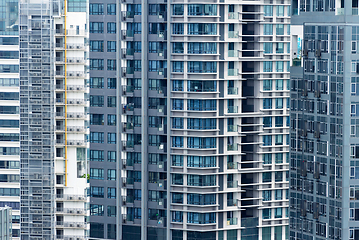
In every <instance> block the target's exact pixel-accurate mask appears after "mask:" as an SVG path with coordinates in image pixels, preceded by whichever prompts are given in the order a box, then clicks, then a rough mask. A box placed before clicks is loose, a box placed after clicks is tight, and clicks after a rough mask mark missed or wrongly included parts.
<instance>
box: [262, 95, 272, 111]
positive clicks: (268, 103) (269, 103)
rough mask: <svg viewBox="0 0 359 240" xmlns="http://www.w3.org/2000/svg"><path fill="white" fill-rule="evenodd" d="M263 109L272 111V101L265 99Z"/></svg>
mask: <svg viewBox="0 0 359 240" xmlns="http://www.w3.org/2000/svg"><path fill="white" fill-rule="evenodd" d="M263 109H272V99H271V98H263Z"/></svg>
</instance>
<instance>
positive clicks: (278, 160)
mask: <svg viewBox="0 0 359 240" xmlns="http://www.w3.org/2000/svg"><path fill="white" fill-rule="evenodd" d="M275 163H283V153H276V154H275Z"/></svg>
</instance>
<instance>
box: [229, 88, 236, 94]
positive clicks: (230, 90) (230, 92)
mask: <svg viewBox="0 0 359 240" xmlns="http://www.w3.org/2000/svg"><path fill="white" fill-rule="evenodd" d="M237 94H238V88H236V87H229V88H228V95H237Z"/></svg>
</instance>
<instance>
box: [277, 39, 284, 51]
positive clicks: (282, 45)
mask: <svg viewBox="0 0 359 240" xmlns="http://www.w3.org/2000/svg"><path fill="white" fill-rule="evenodd" d="M276 53H284V43H282V42H279V43H276Z"/></svg>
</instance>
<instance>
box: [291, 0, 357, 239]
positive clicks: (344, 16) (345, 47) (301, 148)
mask: <svg viewBox="0 0 359 240" xmlns="http://www.w3.org/2000/svg"><path fill="white" fill-rule="evenodd" d="M317 3H318V4H317ZM317 3H314V2H312V3H310V2H306V3H305V4H304V3H302V2H297V1H294V3H293V16H292V30H293V34H292V35H293V36H292V43H293V45H292V46H293V49H292V58H293V67H292V68H291V116H290V119H291V131H290V132H291V153H290V154H291V163H290V206H291V207H290V239H359V228H358V224H357V222H356V221H357V220H358V219H359V215H357V213H358V211H357V209H359V206H358V203H357V201H356V200H357V195H356V191H357V189H358V188H357V186H358V177H357V176H358V175H357V174H356V171H357V169H358V167H357V166H358V164H356V162H358V161H357V160H358V157H359V155H358V153H359V152H357V151H358V150H359V148H358V140H357V138H358V133H357V129H358V128H357V122H358V115H357V105H358V97H357V96H358V93H357V81H358V74H359V65H358V55H357V51H358V50H357V44H358V39H359V38H358V34H359V25H358V4H357V3H355V2H354V1H353V2H343V1H323V2H317ZM344 4H345V5H344Z"/></svg>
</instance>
